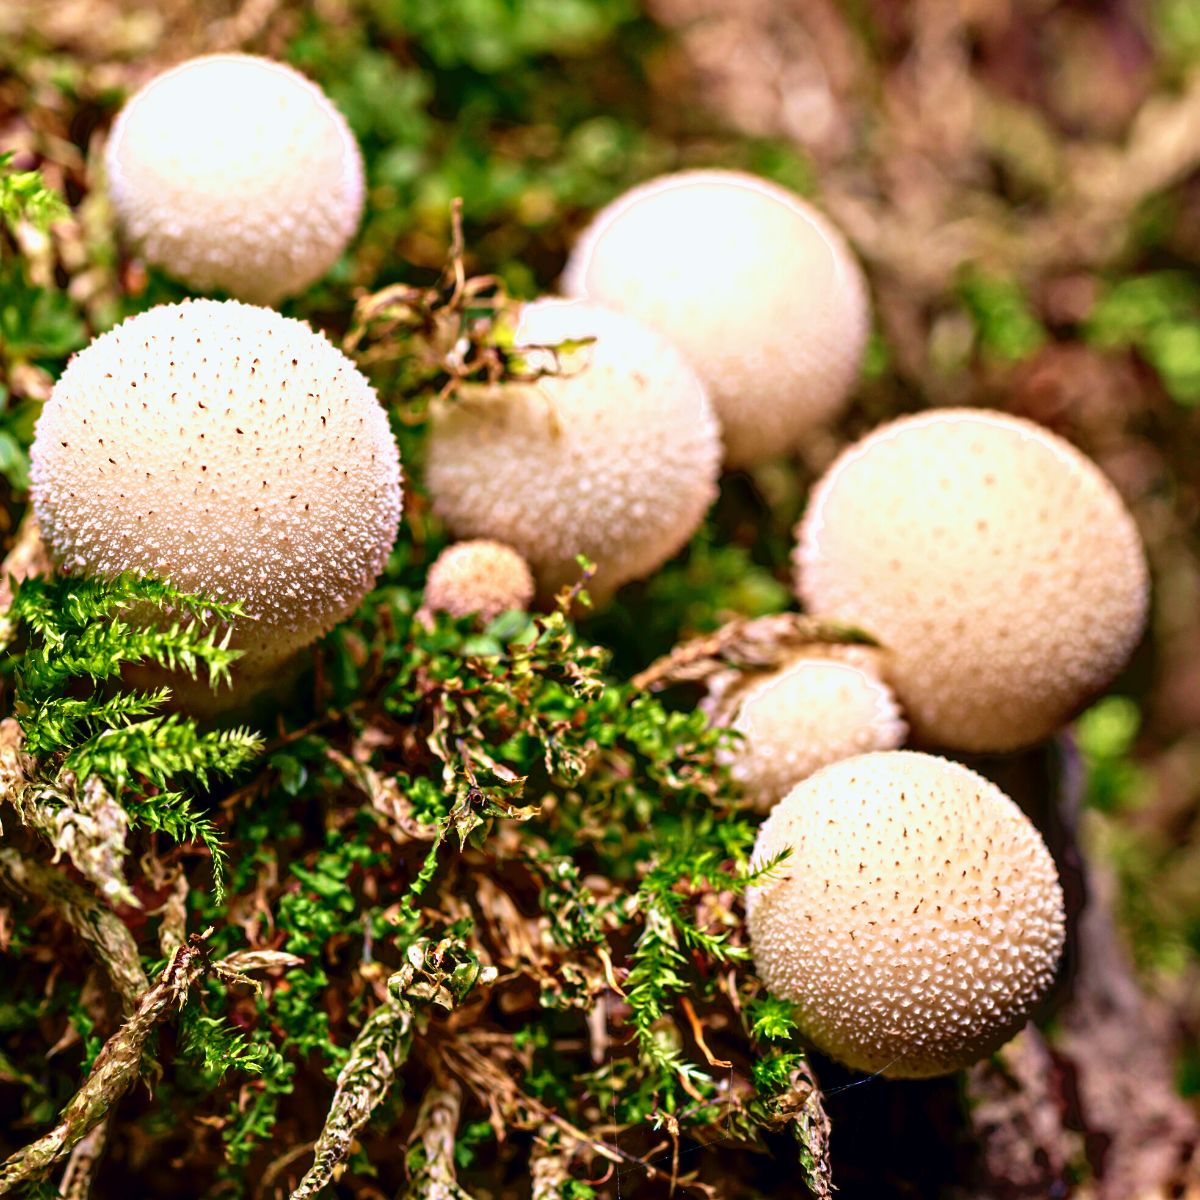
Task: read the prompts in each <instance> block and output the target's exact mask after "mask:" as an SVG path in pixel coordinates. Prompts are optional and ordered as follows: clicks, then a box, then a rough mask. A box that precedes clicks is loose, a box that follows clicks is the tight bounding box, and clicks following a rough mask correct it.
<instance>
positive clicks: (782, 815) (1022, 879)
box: [747, 750, 1064, 1078]
mask: <svg viewBox="0 0 1200 1200" xmlns="http://www.w3.org/2000/svg"><path fill="white" fill-rule="evenodd" d="M785 847H790V848H791V850H792V855H791V857H790V858H789V859H787V860H786V861H785V862H784V863H783V864H781V865H780V867H779V868H778V870H777V872H776V875H775V877H774V878H772V879H770V880H769V881H768V882H767V883H765V884H763V885H762V886H759V887H755V888H752V889H751V891H750V895H749V897H748V901H747V908H748V922H749V930H750V940H751V946H752V950H753V954H754V962H755V966H756V969H757V971H758V974H759V975H760V977H761V978H762V980H763V982H764V983H765V984H766V986H767V988H768V990H769V991H770V992H771V993H772V994H773V995H776V996H779V997H782V998H783V999H786V1000H790V1001H792V1002H794V1003H795V1004H796V1006H797V1016H798V1020H799V1023H800V1027H801V1029H802V1030H803V1031H804V1033H805V1035H806V1036H807V1037H808V1038H809V1039H810V1040H811V1041H812V1042H813V1044H814V1045H816V1046H817V1047H818V1048H819V1049H820V1050H821V1051H822V1052H823V1053H825V1054H828V1055H830V1056H831V1057H833V1058H836V1059H838V1060H839V1061H841V1062H844V1063H846V1064H847V1065H849V1066H851V1067H854V1068H856V1069H858V1070H862V1071H871V1072H881V1073H882V1074H884V1075H887V1076H891V1077H893V1078H921V1077H925V1076H930V1075H941V1074H947V1073H949V1072H951V1071H956V1070H958V1069H960V1068H962V1067H965V1066H968V1065H969V1064H971V1063H972V1062H975V1061H977V1060H978V1059H980V1058H982V1057H984V1056H985V1055H987V1054H990V1053H991V1052H992V1051H993V1050H995V1049H997V1048H998V1047H999V1046H1001V1045H1003V1043H1004V1042H1006V1041H1007V1040H1008V1039H1009V1038H1010V1037H1011V1036H1012V1035H1013V1034H1014V1033H1016V1031H1017V1030H1018V1029H1019V1028H1020V1027H1021V1026H1022V1025H1023V1024H1024V1022H1025V1020H1026V1019H1027V1017H1028V1016H1029V1014H1030V1012H1031V1010H1032V1009H1033V1007H1034V1006H1035V1005H1036V1004H1037V1002H1038V1001H1039V1000H1040V999H1041V998H1042V997H1043V996H1044V995H1045V993H1046V991H1047V990H1048V989H1049V987H1050V984H1051V983H1052V982H1053V979H1054V974H1055V970H1056V969H1057V965H1058V960H1059V956H1060V954H1061V952H1062V946H1063V938H1064V914H1063V897H1062V889H1061V887H1060V886H1059V882H1058V875H1057V872H1056V871H1055V867H1054V863H1053V861H1052V859H1051V858H1050V854H1049V851H1047V849H1046V846H1045V843H1044V842H1043V841H1042V838H1041V835H1040V834H1039V833H1038V831H1037V830H1036V829H1035V828H1034V826H1033V825H1032V823H1031V822H1030V821H1029V819H1028V818H1027V817H1026V816H1025V815H1024V813H1022V812H1021V810H1020V809H1019V808H1018V807H1017V806H1016V805H1015V804H1014V803H1013V802H1012V801H1011V800H1010V799H1009V798H1008V797H1007V796H1005V795H1004V793H1003V792H1001V791H1000V789H999V788H997V787H996V786H995V785H994V784H992V783H989V782H988V781H987V780H986V779H984V778H983V777H982V776H980V775H977V774H976V773H975V772H974V771H971V770H968V769H967V768H966V767H964V766H962V765H961V764H959V763H954V762H949V761H947V760H945V759H942V758H936V757H933V756H932V755H928V754H918V753H914V752H912V751H905V750H893V751H884V752H881V753H877V754H867V755H862V756H859V757H857V758H848V759H844V760H843V761H841V762H838V763H834V764H833V765H832V766H829V767H826V768H824V770H821V771H818V772H817V773H816V774H815V775H813V776H811V777H810V778H809V779H807V780H805V781H804V782H803V783H801V784H799V785H798V786H797V787H796V788H795V789H794V790H793V791H792V792H790V793H789V794H788V796H787V797H785V799H784V800H783V801H781V802H780V803H779V804H778V805H777V806H776V807H775V809H774V810H773V811H772V813H771V815H770V816H769V817H768V818H767V820H766V821H765V822H764V823H763V825H762V828H761V829H760V830H759V834H758V840H757V842H756V844H755V848H754V857H753V861H754V862H755V863H756V864H761V863H764V862H766V861H768V860H770V859H771V858H772V857H774V856H775V855H777V854H778V853H779V852H780V851H781V850H783V849H784V848H785Z"/></svg>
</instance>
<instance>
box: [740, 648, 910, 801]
mask: <svg viewBox="0 0 1200 1200" xmlns="http://www.w3.org/2000/svg"><path fill="white" fill-rule="evenodd" d="M731 728H733V729H734V730H735V731H736V732H737V733H739V734H741V735H742V736H741V739H740V740H739V741H738V742H737V744H736V745H735V746H734V747H733V748H732V749H731V750H730V751H729V754H728V761H729V764H730V773H731V774H732V775H733V778H734V779H735V780H736V781H737V782H738V783H739V784H741V786H742V787H743V789H744V791H745V793H746V795H747V796H748V797H749V798H750V799H751V800H752V801H753V802H754V805H755V807H756V808H758V809H759V810H760V811H762V812H766V811H767V810H768V809H770V808H771V807H772V806H773V805H774V804H776V803H778V802H779V801H780V800H782V799H783V797H784V796H785V795H787V793H788V792H789V791H791V789H792V788H793V787H795V786H796V784H798V783H799V782H800V781H801V780H803V779H807V778H808V777H809V776H810V775H811V774H813V772H814V771H818V770H820V768H821V767H824V766H828V765H829V764H830V763H833V762H837V761H838V760H839V759H843V758H850V757H851V756H852V755H855V754H865V753H867V752H868V751H871V750H894V749H896V747H897V746H900V745H902V744H903V742H904V737H905V734H906V733H907V732H908V730H907V727H906V726H905V724H904V720H903V718H902V717H901V715H900V710H899V708H897V706H896V701H895V698H894V697H893V696H892V692H891V689H890V688H889V687H888V686H887V684H885V683H884V682H883V681H882V680H881V679H879V678H878V677H876V676H874V675H872V674H870V673H869V672H867V671H865V670H861V669H860V668H859V667H856V666H852V665H850V664H849V663H847V662H839V661H838V660H836V659H834V658H801V659H799V660H797V661H795V662H793V663H791V664H790V665H789V666H787V667H785V668H783V669H782V670H780V671H777V672H775V673H774V674H772V675H769V676H768V677H767V678H766V679H764V680H762V681H760V682H758V683H755V684H753V685H752V686H751V687H750V688H749V689H748V690H747V691H746V693H745V695H744V697H743V698H742V700H741V703H740V704H739V705H738V709H737V715H736V717H735V718H734V720H733V721H732V724H731Z"/></svg>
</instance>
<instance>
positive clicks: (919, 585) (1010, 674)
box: [795, 409, 1149, 751]
mask: <svg viewBox="0 0 1200 1200" xmlns="http://www.w3.org/2000/svg"><path fill="white" fill-rule="evenodd" d="M795 561H796V573H797V574H796V578H797V590H798V593H799V595H800V597H801V598H802V600H803V601H804V603H805V605H806V606H807V607H808V609H809V610H810V611H811V612H813V613H815V614H818V615H820V616H823V617H828V618H833V619H836V620H840V621H846V622H849V623H851V624H853V625H857V626H860V627H861V628H863V629H866V630H867V631H869V632H870V633H871V634H872V635H873V636H874V637H876V638H878V639H879V641H880V642H882V643H883V645H885V646H886V647H887V648H888V650H889V651H890V654H891V657H890V660H889V669H888V677H889V680H890V682H891V684H892V686H893V687H894V688H895V689H896V694H897V695H898V696H899V698H900V703H901V705H902V706H903V708H904V712H905V715H906V716H907V717H908V721H909V724H910V725H911V726H912V729H913V732H914V734H915V735H917V736H919V737H920V738H922V739H923V740H925V741H928V742H930V743H932V744H934V745H940V746H947V747H954V748H957V749H961V750H974V751H1001V750H1010V749H1015V748H1017V747H1019V746H1024V745H1029V744H1031V743H1033V742H1036V741H1039V740H1040V739H1042V738H1044V737H1046V736H1048V735H1049V734H1050V733H1052V732H1053V731H1054V730H1055V729H1057V728H1058V727H1059V726H1061V725H1062V724H1063V723H1064V722H1065V721H1066V720H1068V719H1069V718H1070V717H1071V716H1072V714H1073V713H1074V712H1075V711H1076V710H1077V709H1078V708H1080V707H1081V706H1082V705H1083V704H1084V703H1085V702H1086V701H1087V700H1088V699H1089V698H1090V697H1091V696H1092V695H1094V694H1095V693H1096V692H1097V691H1099V690H1101V689H1102V688H1103V687H1105V686H1106V685H1107V684H1108V683H1109V682H1110V681H1111V679H1112V678H1113V676H1114V675H1115V674H1116V673H1117V671H1118V670H1120V668H1121V666H1122V665H1123V664H1124V663H1125V661H1126V659H1127V657H1128V656H1129V654H1130V652H1131V651H1132V649H1133V647H1134V645H1135V644H1136V643H1137V640H1138V638H1139V636H1140V634H1141V631H1142V627H1143V625H1144V623H1145V618H1146V608H1147V602H1148V586H1149V585H1148V574H1147V568H1146V561H1145V556H1144V554H1143V551H1142V545H1141V541H1140V539H1139V537H1138V533H1137V529H1136V527H1135V526H1134V523H1133V519H1132V518H1131V517H1130V515H1129V513H1128V512H1127V510H1126V509H1125V506H1124V505H1123V504H1122V502H1121V499H1120V497H1119V496H1118V495H1117V493H1116V491H1115V489H1114V488H1113V487H1112V485H1111V484H1110V483H1109V482H1108V480H1107V479H1105V477H1104V476H1103V475H1102V474H1101V473H1100V471H1099V469H1098V468H1097V467H1096V466H1095V464H1094V463H1092V462H1091V461H1090V460H1088V459H1087V458H1085V457H1084V456H1083V455H1082V454H1081V453H1080V452H1079V451H1078V450H1076V449H1075V448H1074V447H1073V446H1071V445H1069V444H1068V443H1067V442H1064V441H1063V440H1062V439H1061V438H1059V437H1056V436H1055V435H1054V434H1051V433H1049V432H1047V431H1046V430H1044V429H1042V428H1040V427H1038V426H1036V425H1034V424H1032V423H1031V422H1029V421H1024V420H1021V419H1019V418H1016V417H1009V416H1005V415H1003V414H1000V413H992V412H981V411H968V410H956V409H947V410H941V411H936V412H930V413H924V414H921V415H919V416H915V417H905V418H902V419H900V420H898V421H894V422H892V423H891V424H888V425H884V426H882V427H881V428H879V429H877V430H875V431H874V432H873V433H872V434H870V435H869V436H868V437H866V438H864V439H863V440H862V441H860V442H858V443H857V444H856V445H854V446H852V447H850V448H849V449H848V450H846V451H845V452H844V453H843V454H842V456H841V457H840V458H839V459H838V460H837V461H836V462H835V463H834V465H833V466H832V468H831V469H830V470H829V472H828V473H827V474H826V475H825V477H824V478H823V479H822V480H821V481H820V483H819V484H818V485H817V487H816V488H815V490H814V491H813V495H812V498H811V500H810V503H809V507H808V511H807V512H806V514H805V516H804V519H803V521H802V523H801V526H800V530H799V544H798V546H797V549H796V556H795Z"/></svg>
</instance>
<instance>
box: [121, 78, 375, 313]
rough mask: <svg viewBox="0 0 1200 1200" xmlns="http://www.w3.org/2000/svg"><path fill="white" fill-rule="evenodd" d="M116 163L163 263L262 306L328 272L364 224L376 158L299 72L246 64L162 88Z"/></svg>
mask: <svg viewBox="0 0 1200 1200" xmlns="http://www.w3.org/2000/svg"><path fill="white" fill-rule="evenodd" d="M105 165H106V171H107V177H108V189H109V194H110V195H111V197H112V201H113V207H114V208H115V209H116V212H117V217H118V220H119V222H120V225H121V227H122V229H123V230H124V232H125V234H126V236H127V237H128V238H129V240H130V241H131V242H132V243H133V244H134V245H135V246H136V247H137V248H138V249H139V251H140V252H141V253H142V254H144V255H145V256H146V258H147V259H148V260H149V261H150V262H152V263H154V264H155V265H157V266H160V267H162V268H163V269H164V270H166V271H168V272H170V273H171V274H172V275H174V276H175V277H176V278H178V279H181V280H182V281H183V282H184V283H186V284H188V285H189V286H191V287H193V288H196V289H197V290H200V291H207V290H211V289H213V288H221V289H223V290H225V291H227V292H229V293H230V294H231V295H234V296H237V297H239V298H240V299H242V300H250V301H254V302H256V303H261V304H270V303H274V302H275V301H277V300H279V299H280V298H281V297H283V296H287V295H292V294H294V293H296V292H299V291H302V290H303V289H304V288H305V287H307V286H308V285H309V284H310V283H312V282H313V281H314V280H315V279H317V278H319V277H320V276H321V275H323V274H324V273H325V272H326V271H327V270H328V269H329V268H330V267H331V266H332V265H333V263H334V262H335V261H336V259H337V257H338V255H340V254H341V253H342V251H343V250H344V249H345V248H346V245H347V243H348V242H349V241H350V238H351V237H352V236H353V234H354V231H355V229H356V228H357V227H358V220H359V217H360V216H361V214H362V205H363V191H364V184H363V166H362V156H361V154H360V153H359V149H358V144H357V143H356V142H355V140H354V136H353V134H352V133H351V132H350V127H349V126H348V125H347V124H346V121H345V119H344V118H343V117H342V115H341V113H339V112H338V111H337V109H336V108H334V106H333V104H332V103H331V102H330V101H329V98H328V97H327V96H326V95H325V93H324V92H322V91H321V89H320V88H319V87H317V85H316V84H314V83H312V82H311V81H310V80H308V79H306V78H305V77H304V76H303V75H301V74H300V73H299V72H297V71H295V70H293V69H292V68H291V67H289V66H286V65H285V64H283V63H278V62H272V61H271V60H269V59H265V58H256V57H253V56H250V55H245V54H212V55H205V56H203V57H201V58H194V59H190V60H189V61H187V62H184V63H182V64H180V65H179V66H177V67H175V68H173V69H172V70H170V71H167V72H166V73H165V74H163V75H159V76H158V77H157V78H155V79H152V80H151V81H150V82H149V83H148V84H146V86H145V87H143V88H142V89H141V90H140V91H139V92H137V93H136V94H135V95H134V96H133V97H132V98H131V99H130V100H129V101H128V103H127V104H126V105H125V107H124V108H123V109H122V110H121V114H120V116H119V117H118V118H117V122H116V124H115V125H114V127H113V131H112V136H111V138H110V139H109V143H108V147H107V151H106V157H105Z"/></svg>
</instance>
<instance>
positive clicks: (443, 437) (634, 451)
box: [425, 300, 721, 599]
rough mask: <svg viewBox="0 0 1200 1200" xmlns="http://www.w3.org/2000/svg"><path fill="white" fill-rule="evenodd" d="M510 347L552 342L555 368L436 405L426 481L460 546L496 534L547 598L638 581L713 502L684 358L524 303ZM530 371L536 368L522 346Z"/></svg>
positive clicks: (539, 361) (576, 315) (702, 423)
mask: <svg viewBox="0 0 1200 1200" xmlns="http://www.w3.org/2000/svg"><path fill="white" fill-rule="evenodd" d="M516 336H517V341H518V344H521V345H525V346H535V345H543V346H545V345H550V346H555V345H561V344H562V343H564V342H573V341H579V340H581V339H584V338H595V341H594V342H591V343H589V344H587V345H583V346H580V347H578V348H576V349H574V350H568V351H566V352H565V353H564V354H562V355H560V356H559V357H560V360H561V362H562V373H561V374H558V375H554V376H547V377H544V378H542V379H539V380H537V381H535V382H532V383H516V382H508V383H504V384H500V385H497V386H477V387H470V388H464V389H462V390H461V391H460V392H459V393H458V395H457V396H456V397H454V399H452V400H450V401H447V402H444V403H441V404H439V405H437V406H435V408H434V410H433V420H432V428H431V431H430V436H429V443H428V450H427V460H426V468H425V482H426V484H427V485H428V487H429V492H430V495H431V496H432V498H433V504H434V508H435V509H436V511H437V512H438V513H439V514H440V515H441V516H442V518H443V519H444V520H445V522H446V524H447V525H448V526H449V528H450V529H451V531H452V532H453V533H454V534H455V535H456V536H458V537H463V538H477V537H482V538H495V539H496V540H498V541H501V542H505V543H506V544H508V545H510V546H512V547H513V548H514V549H515V550H516V551H517V552H518V553H519V554H520V555H521V556H522V557H523V558H524V559H525V560H526V562H528V563H529V565H530V566H531V567H532V569H533V573H534V575H535V577H536V578H537V581H538V585H539V587H540V589H541V591H542V593H543V594H544V595H545V594H552V593H553V592H555V591H556V590H557V589H558V588H560V587H562V586H564V585H566V584H570V583H574V582H575V581H576V580H577V579H578V578H579V574H580V571H579V566H578V564H577V562H576V556H577V555H579V554H584V555H586V556H587V557H588V558H589V559H591V560H592V561H593V562H594V563H595V564H596V566H597V571H596V575H595V576H594V578H593V579H592V581H591V583H590V584H589V590H590V591H591V593H592V594H593V596H595V597H596V598H597V599H602V598H603V597H604V596H606V595H607V594H608V593H610V592H611V591H613V590H614V589H615V588H617V587H619V586H620V585H621V584H622V583H625V582H626V581H627V580H630V579H636V578H640V577H641V576H644V575H647V574H649V573H650V572H651V571H653V570H654V569H655V568H656V567H658V566H659V565H661V564H662V563H663V562H664V561H666V559H668V558H670V556H671V555H672V554H674V553H675V552H676V551H677V550H678V549H679V548H680V547H681V546H682V545H683V544H684V543H685V542H686V541H687V539H688V538H689V537H690V536H691V535H692V533H693V532H694V531H695V529H696V527H697V526H698V525H699V524H700V521H701V519H702V518H703V516H704V513H705V510H706V509H707V508H708V506H709V504H711V503H712V501H713V499H714V498H715V496H716V479H717V473H718V470H719V468H720V458H721V444H720V435H719V433H718V430H717V423H716V421H715V419H714V417H713V413H712V408H711V406H710V405H709V402H708V397H707V396H706V394H705V392H704V388H703V386H702V385H701V383H700V381H699V380H698V379H697V378H696V375H695V373H694V372H693V371H692V369H691V367H689V366H688V364H687V362H686V360H685V359H684V358H683V356H682V355H681V354H680V353H679V351H677V350H676V349H675V348H674V347H673V346H672V345H671V344H670V343H669V342H667V341H666V340H665V339H664V338H662V337H661V336H660V335H659V334H657V333H655V332H653V331H652V330H650V329H647V328H646V327H644V326H643V325H640V324H639V323H638V322H636V321H634V320H633V319H631V318H629V317H626V316H622V315H620V314H618V313H614V312H610V311H608V310H605V309H603V308H599V307H596V306H594V305H590V304H581V303H578V302H575V303H572V302H569V301H564V300H540V301H537V302H536V303H534V304H529V305H526V306H525V308H524V309H523V310H522V312H521V316H520V321H519V325H518V328H517V331H516ZM529 362H530V365H531V366H546V365H548V363H549V358H548V353H547V352H543V351H534V352H532V353H531V354H530V356H529Z"/></svg>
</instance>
